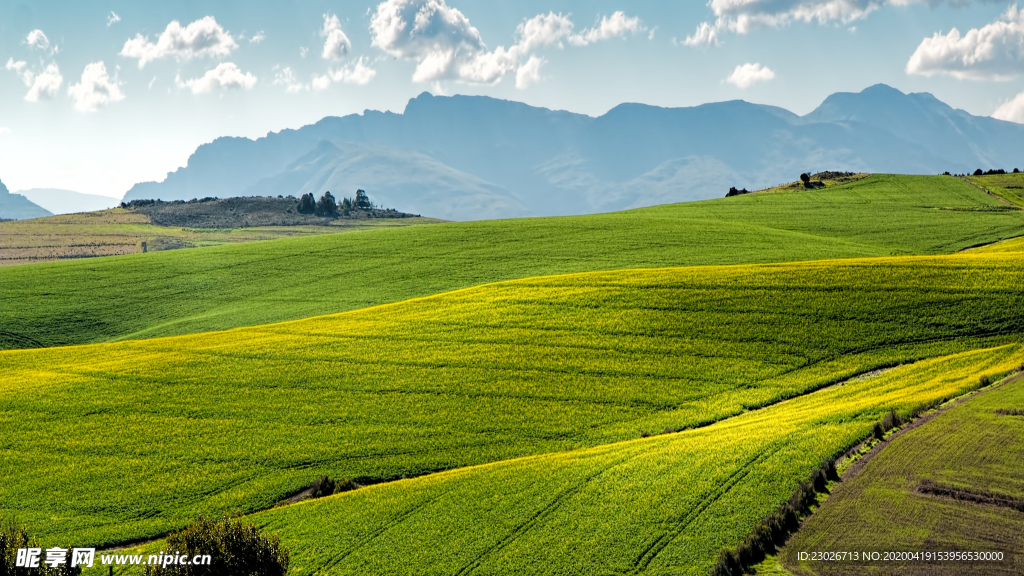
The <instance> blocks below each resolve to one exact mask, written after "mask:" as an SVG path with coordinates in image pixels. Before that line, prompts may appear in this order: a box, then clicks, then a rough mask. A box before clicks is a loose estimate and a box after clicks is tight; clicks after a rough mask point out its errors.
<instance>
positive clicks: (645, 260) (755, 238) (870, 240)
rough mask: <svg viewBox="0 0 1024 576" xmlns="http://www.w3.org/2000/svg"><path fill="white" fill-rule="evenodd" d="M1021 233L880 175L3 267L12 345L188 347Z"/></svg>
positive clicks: (974, 196)
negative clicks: (595, 211)
mask: <svg viewBox="0 0 1024 576" xmlns="http://www.w3.org/2000/svg"><path fill="white" fill-rule="evenodd" d="M1022 231H1024V212H1021V211H1019V210H1011V209H1008V208H1007V207H1006V206H1005V205H1004V204H1003V203H1002V202H1000V200H999V199H998V198H994V197H992V196H989V195H987V194H985V193H984V192H982V191H981V190H979V189H978V188H976V187H974V186H971V185H970V184H967V183H965V182H963V181H962V180H959V179H956V178H951V177H939V176H932V177H915V176H884V175H878V176H873V177H870V178H867V179H864V180H860V181H858V182H855V183H852V184H848V185H845V186H842V187H837V188H830V189H826V190H813V191H811V190H801V191H787V192H779V193H770V194H751V195H746V196H739V197H733V198H723V199H719V200H713V201H706V202H696V203H686V204H676V205H670V206H659V207H655V208H646V209H639V210H633V211H627V212H620V213H613V214H602V215H594V216H577V217H562V218H534V219H523V220H509V221H485V222H470V223H449V224H434V225H431V226H412V227H407V228H403V229H391V230H372V231H360V232H354V233H350V234H343V235H330V236H321V237H315V238H302V239H287V240H280V241H273V242H269V243H259V244H255V243H247V244H242V245H235V246H220V247H211V248H198V249H194V250H188V251H175V252H163V253H155V254H133V255H128V256H123V257H117V258H93V259H89V260H80V261H71V262H60V263H50V264H39V265H35V264H33V265H32V266H30V267H24V266H22V267H18V266H12V267H6V268H3V269H0V292H2V293H4V294H6V295H9V296H10V297H9V298H4V299H0V316H2V317H3V318H4V319H5V323H4V326H3V328H2V329H0V348H21V347H28V346H60V345H67V344H78V343H85V342H103V341H110V340H119V339H126V338H144V337H153V336H165V335H173V334H186V333H194V332H202V331H207V330H218V329H225V328H233V327H237V326H245V325H254V324H263V323H269V322H277V321H282V320H292V319H299V318H305V317H309V316H316V315H322V314H330V313H334V312H341V311H344V310H353V309H358V308H364V307H367V306H373V305H377V304H383V303H387V302H396V301H400V300H405V299H408V298H415V297H419V296H426V295H429V294H434V293H438V292H443V291H446V290H454V289H458V288H466V287H470V286H474V285H478V284H482V283H485V282H494V281H498V280H508V279H513V278H525V277H529V276H536V275H544V274H557V273H566V272H583V271H588V270H611V269H622V268H636V267H658V266H687V265H699V264H739V263H757V262H782V261H792V260H813V259H824V258H840V257H862V256H885V255H893V254H937V253H945V252H953V251H956V250H960V249H963V248H966V247H969V246H975V245H979V244H984V243H988V242H993V241H996V240H1000V239H1005V238H1010V237H1013V236H1018V235H1020V234H1021V233H1022Z"/></svg>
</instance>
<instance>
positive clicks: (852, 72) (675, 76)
mask: <svg viewBox="0 0 1024 576" xmlns="http://www.w3.org/2000/svg"><path fill="white" fill-rule="evenodd" d="M1015 6H1016V5H1015V4H1014V3H1012V2H1003V1H992V0H989V1H985V0H974V1H972V0H710V2H704V1H703V0H697V1H676V2H665V1H663V0H661V1H653V0H648V1H643V0H641V1H637V0H633V1H631V2H624V1H622V0H598V1H589V2H583V1H570V0H529V1H521V2H485V1H483V0H387V1H384V2H337V1H335V2H329V1H302V2H266V1H246V2H240V1H204V2H196V1H190V2H175V1H167V2H162V3H155V2H94V1H80V2H71V1H63V2H46V1H19V0H0V64H4V67H3V68H2V69H0V180H3V182H4V183H5V184H7V186H8V187H9V188H10V189H11V190H23V189H28V188H34V187H53V188H65V189H70V190H76V191H80V192H87V193H94V194H104V195H108V196H116V197H120V196H121V195H122V194H123V193H124V192H125V191H127V190H128V189H129V188H130V187H131V186H132V184H134V183H135V182H138V181H146V180H162V179H163V178H164V176H165V175H166V173H167V172H168V171H172V170H174V169H176V168H177V167H179V166H181V165H183V164H184V163H185V162H186V160H187V158H188V156H189V155H190V154H191V153H192V152H193V151H194V150H195V148H196V146H198V145H200V144H202V143H204V142H208V141H210V140H212V139H214V138H216V137H218V136H228V135H230V136H247V137H259V136H262V135H265V134H266V133H267V132H268V131H277V130H281V129H283V128H297V127H299V126H302V125H304V124H308V123H311V122H315V121H316V120H319V119H320V118H322V117H324V116H329V115H344V114H350V113H358V112H361V111H362V110H364V109H367V108H370V109H377V110H392V111H396V112H400V111H402V109H403V108H404V107H405V103H406V102H407V101H408V99H409V98H411V97H414V96H416V95H417V94H419V93H420V92H423V91H430V92H433V93H435V94H438V93H442V94H455V93H460V94H484V95H489V96H494V97H498V98H506V99H512V100H519V101H523V102H526V103H529V104H532V105H537V106H545V107H548V108H556V109H565V110H571V111H575V112H582V113H586V114H591V115H599V114H602V113H604V112H605V111H607V110H608V109H610V108H612V107H613V106H615V105H617V104H619V103H622V102H643V103H647V104H654V105H659V106H693V105H697V104H702V103H705V102H713V101H721V100H732V99H744V100H747V101H751V102H758V103H765V104H773V105H777V106H782V107H785V108H788V109H790V110H792V111H794V112H797V113H799V114H805V113H807V112H809V111H811V110H812V109H814V107H816V106H817V105H818V104H819V103H820V102H821V101H822V100H823V99H824V98H825V97H826V96H828V95H829V94H831V93H833V92H838V91H860V90H862V89H863V88H865V87H867V86H870V85H872V84H876V83H879V82H884V83H886V84H889V85H891V86H894V87H896V88H898V89H900V90H903V91H904V92H931V93H933V94H935V95H936V96H937V97H938V98H940V99H941V100H943V101H945V102H947V103H949V104H951V105H952V106H955V107H958V108H963V109H965V110H967V111H969V112H971V113H973V114H978V115H992V114H996V115H997V116H999V117H1002V118H1005V119H1011V120H1016V121H1024V96H1018V95H1019V94H1021V93H1022V92H1024V78H1022V76H1024V16H1022V15H1021V14H1020V12H1019V11H1017V10H1016V7H1015ZM417 14H419V17H420V22H421V24H422V25H421V26H419V27H417V26H416V24H415V21H416V15H417ZM954 29H956V32H953V30H954Z"/></svg>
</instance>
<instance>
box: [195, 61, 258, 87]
mask: <svg viewBox="0 0 1024 576" xmlns="http://www.w3.org/2000/svg"><path fill="white" fill-rule="evenodd" d="M179 84H180V85H182V86H186V87H188V89H189V90H192V93H193V94H205V93H207V92H213V91H214V90H232V89H238V88H244V89H246V90H249V89H250V88H252V87H253V86H255V85H256V77H255V76H253V75H252V74H251V73H249V72H244V73H243V72H242V71H241V70H239V68H238V66H236V65H235V63H234V62H222V63H220V64H218V65H217V67H216V68H214V69H212V70H207V71H206V74H203V75H202V76H201V77H199V78H192V79H190V80H185V81H184V82H180V83H179Z"/></svg>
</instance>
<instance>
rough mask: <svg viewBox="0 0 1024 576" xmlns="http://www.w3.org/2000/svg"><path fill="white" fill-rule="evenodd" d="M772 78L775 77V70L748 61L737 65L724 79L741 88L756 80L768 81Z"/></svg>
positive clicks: (756, 81)
mask: <svg viewBox="0 0 1024 576" xmlns="http://www.w3.org/2000/svg"><path fill="white" fill-rule="evenodd" d="M772 78H775V72H774V71H772V69H771V68H768V67H767V66H761V65H760V64H758V63H751V62H748V63H746V64H741V65H740V66H737V67H736V69H735V70H733V71H732V74H730V75H729V77H728V78H726V79H725V81H726V82H728V83H729V84H732V85H733V86H736V87H737V88H740V89H741V90H743V89H746V88H750V87H751V86H753V85H754V84H756V83H758V82H768V81H769V80H771V79H772Z"/></svg>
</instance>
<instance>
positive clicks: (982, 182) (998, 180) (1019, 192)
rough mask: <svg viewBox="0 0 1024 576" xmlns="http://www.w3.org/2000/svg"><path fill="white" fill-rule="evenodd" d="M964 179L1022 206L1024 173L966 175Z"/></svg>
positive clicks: (1023, 201) (1023, 200) (1023, 202)
mask: <svg viewBox="0 0 1024 576" xmlns="http://www.w3.org/2000/svg"><path fill="white" fill-rule="evenodd" d="M965 179H966V180H967V181H969V182H972V183H974V184H976V185H978V186H980V187H981V188H984V189H985V190H988V191H990V192H992V193H993V194H995V195H997V196H999V197H1001V198H1003V199H1005V200H1006V201H1007V202H1010V203H1013V204H1016V205H1017V206H1024V174H991V175H989V176H967V177H965Z"/></svg>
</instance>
